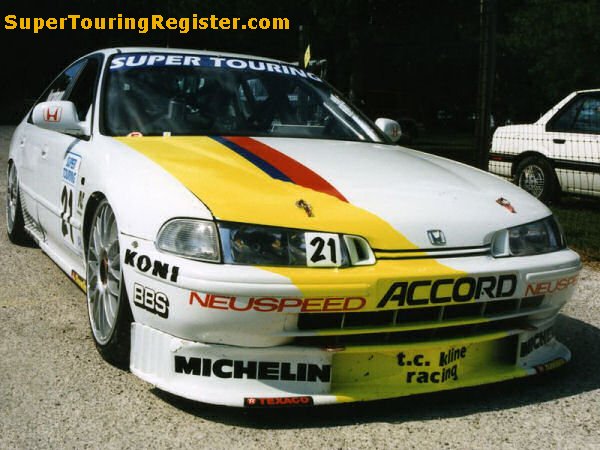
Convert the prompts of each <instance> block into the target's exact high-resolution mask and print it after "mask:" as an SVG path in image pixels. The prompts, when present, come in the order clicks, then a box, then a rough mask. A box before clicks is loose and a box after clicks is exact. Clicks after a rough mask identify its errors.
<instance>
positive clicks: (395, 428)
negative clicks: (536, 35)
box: [0, 127, 600, 449]
mask: <svg viewBox="0 0 600 450" xmlns="http://www.w3.org/2000/svg"><path fill="white" fill-rule="evenodd" d="M11 133H12V127H0V168H1V171H0V198H1V199H2V202H1V206H0V216H1V220H0V265H1V267H2V269H1V270H0V320H1V324H0V352H1V353H0V373H1V374H2V381H1V382H0V448H3V449H4V448H6V449H8V448H10V449H13V448H48V447H50V448H98V447H102V448H161V447H182V448H192V447H193V448H242V447H243V448H262V449H264V448H299V447H302V448H307V447H327V448H367V447H368V448H397V447H402V448H419V449H421V448H494V449H496V448H561V449H562V448H577V449H580V448H600V431H599V430H600V373H599V372H600V329H599V327H600V303H599V302H598V291H599V289H600V271H597V270H594V269H593V268H591V267H589V266H586V268H585V269H584V271H583V273H582V276H581V281H580V283H579V285H578V288H577V292H576V294H575V296H574V298H573V300H572V301H571V302H570V304H569V305H568V306H567V307H566V308H565V310H564V314H562V315H561V316H560V318H559V321H558V326H557V334H558V335H559V338H560V339H561V340H562V341H563V342H564V343H565V344H567V345H568V346H569V347H570V348H571V350H572V352H573V361H572V362H571V363H570V364H568V365H567V366H566V367H565V368H563V369H560V370H559V371H557V372H552V373H549V374H547V375H544V376H541V377H534V378H527V379H521V380H517V381H513V382H506V383H501V384H496V385H490V386H484V387H478V388H470V389H463V390H459V391H451V392H446V393H441V394H430V395H421V396H416V397H408V398H404V399H396V400H386V401H378V402H371V403H364V404H352V405H340V406H328V407H321V408H314V409H288V410H279V411H272V410H271V411H256V410H252V411H247V410H239V409H231V408H223V407H215V406H210V405H204V404H199V403H194V402H189V401H185V400H182V399H179V398H176V397H174V396H171V395H169V394H165V393H164V392H161V391H158V390H156V389H153V388H152V386H151V385H149V384H146V383H145V382H143V381H141V380H139V379H137V378H136V377H135V376H133V375H131V374H130V373H128V372H124V371H121V370H118V369H116V368H114V367H111V366H110V365H108V364H106V363H104V362H103V361H102V359H101V358H100V356H99V355H98V354H97V353H96V351H95V349H94V344H93V341H92V338H91V336H90V332H89V330H88V322H87V312H86V305H85V297H84V295H83V294H82V293H81V292H80V291H79V290H78V289H77V288H76V287H75V285H74V284H73V283H72V282H71V281H70V280H69V279H68V278H67V277H66V276H65V275H63V274H62V272H61V271H60V270H59V269H58V268H57V267H56V266H55V265H54V264H53V263H52V262H51V261H50V259H48V258H47V257H46V256H44V255H43V254H42V253H41V252H40V250H39V249H34V248H23V247H15V246H12V245H11V244H10V243H9V242H8V239H7V237H6V231H5V221H4V214H5V213H4V198H5V192H6V173H5V170H4V167H5V166H6V159H7V153H8V143H9V138H10V134H11Z"/></svg>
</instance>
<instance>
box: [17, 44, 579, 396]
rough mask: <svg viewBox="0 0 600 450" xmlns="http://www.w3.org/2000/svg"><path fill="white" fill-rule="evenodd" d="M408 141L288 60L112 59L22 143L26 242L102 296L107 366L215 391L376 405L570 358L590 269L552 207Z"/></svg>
mask: <svg viewBox="0 0 600 450" xmlns="http://www.w3.org/2000/svg"><path fill="white" fill-rule="evenodd" d="M400 133H401V130H400V129H399V127H398V124H397V123H395V122H393V121H391V120H387V119H379V120H378V121H377V122H376V123H375V124H373V123H372V122H371V121H370V120H369V119H368V118H367V117H365V116H364V115H363V114H362V113H361V112H359V111H357V110H356V109H355V108H354V107H353V106H352V105H350V104H349V103H348V102H347V101H346V100H344V98H343V97H342V96H341V95H340V94H339V93H338V92H337V91H336V90H335V89H333V88H332V87H331V86H330V85H328V84H327V83H325V82H324V81H322V80H321V79H320V78H319V77H318V76H316V75H314V74H312V73H309V72H307V71H305V70H303V69H301V68H300V67H298V66H295V65H292V64H287V63H284V62H281V61H274V60H269V59H264V58H259V57H253V56H242V55H235V54H223V53H211V52H207V51H191V50H174V49H152V48H122V49H109V50H102V51H98V52H95V53H93V54H90V55H87V56H84V57H83V58H81V59H79V60H77V61H76V62H74V63H73V64H72V65H70V66H69V67H68V68H67V69H66V70H65V71H64V72H63V73H62V74H60V75H59V76H58V78H56V79H55V80H54V82H52V84H51V85H50V86H49V87H48V89H47V90H46V91H45V92H44V93H43V94H42V96H41V97H40V98H39V100H38V101H37V103H36V104H35V105H34V107H33V108H32V109H31V111H30V112H29V113H28V114H27V116H26V117H25V118H24V119H23V122H22V123H21V124H20V125H19V126H18V128H17V129H16V131H15V133H14V137H13V139H12V142H11V147H10V156H9V161H8V189H7V191H8V194H7V208H6V210H7V223H8V234H9V237H10V239H11V241H12V242H14V243H22V242H25V241H27V240H29V239H33V240H34V241H35V242H36V243H37V244H39V246H40V247H41V249H42V250H43V251H44V252H45V253H46V254H47V255H49V256H50V258H52V260H53V261H55V262H56V264H58V266H59V267H60V268H61V269H62V270H63V271H65V272H66V273H67V275H68V276H70V277H71V279H72V280H73V281H74V282H75V283H76V284H77V285H78V286H79V287H80V288H81V289H82V290H83V291H85V292H86V295H87V305H88V310H89V322H90V325H91V332H92V336H93V339H94V341H95V344H96V347H97V349H98V350H99V352H100V354H101V355H102V356H103V357H104V358H105V359H106V360H107V361H109V362H112V363H114V364H117V365H120V366H125V367H129V368H130V369H131V371H132V372H133V373H134V374H135V375H137V376H139V377H140V378H142V379H143V380H146V381H148V382H149V383H152V384H153V385H155V386H157V387H158V388H160V389H162V390H165V391H168V392H171V393H174V394H176V395H179V396H182V397H186V398H189V399H193V400H197V401H202V402H208V403H215V404H223V405H231V406H240V407H241V406H246V407H255V406H256V407H259V406H279V405H311V404H326V403H337V402H351V401H363V400H373V399H382V398H390V397H399V396H405V395H410V394H418V393H424V392H432V391H441V390H446V389H453V388H459V387H464V386H473V385H479V384H483V383H490V382H495V381H501V380H508V379H513V378H517V377H523V376H527V375H533V374H536V373H540V372H545V371H547V370H550V369H554V368H556V367H559V366H561V365H562V364H564V363H565V362H567V361H568V360H569V359H570V352H569V350H568V349H567V348H566V347H565V346H564V345H562V344H561V343H560V342H559V341H557V339H556V338H555V335H554V331H553V324H554V322H555V318H556V316H557V314H558V312H559V310H560V309H561V307H562V306H563V305H564V304H565V302H566V301H567V300H568V299H569V298H570V297H571V295H572V293H573V290H574V286H575V283H576V281H577V276H578V273H579V271H580V260H579V257H578V255H577V254H576V253H574V252H573V251H571V250H569V249H568V248H567V246H566V243H565V239H564V237H563V234H562V231H561V228H560V226H559V225H558V223H557V221H556V219H555V218H554V217H553V216H552V214H551V212H550V211H549V210H548V209H547V208H546V207H545V206H544V205H543V204H542V203H540V202H539V201H538V200H536V199H534V198H533V197H532V196H530V195H529V194H527V193H526V192H525V191H523V190H521V189H520V188H518V187H516V186H514V185H512V184H510V183H508V182H506V181H504V180H502V179H500V178H498V177H495V176H493V175H489V174H486V173H485V172H482V171H479V170H475V169H473V168H470V167H468V166H465V165H462V164H459V163H456V162H452V161H449V160H446V159H443V158H440V157H437V156H432V155H429V154H425V153H421V152H418V151H414V150H410V149H407V148H402V147H399V146H397V145H394V141H395V140H397V139H398V138H399V137H400Z"/></svg>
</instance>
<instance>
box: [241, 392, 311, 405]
mask: <svg viewBox="0 0 600 450" xmlns="http://www.w3.org/2000/svg"><path fill="white" fill-rule="evenodd" d="M313 404H314V402H313V398H312V397H309V396H308V395H304V396H301V397H265V398H263V397H258V398H257V397H246V398H244V406H245V407H246V408H268V407H277V406H312V405H313Z"/></svg>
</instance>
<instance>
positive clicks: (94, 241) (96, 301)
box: [86, 200, 133, 369]
mask: <svg viewBox="0 0 600 450" xmlns="http://www.w3.org/2000/svg"><path fill="white" fill-rule="evenodd" d="M86 296H87V305H88V316H89V320H90V327H91V330H92V337H93V338H94V342H95V344H96V348H97V349H98V352H99V353H100V355H101V356H102V357H103V358H104V359H105V360H106V361H107V362H109V363H110V364H112V365H114V366H116V367H119V368H121V369H128V368H129V351H130V345H131V322H132V320H133V317H132V314H131V309H130V307H129V300H128V298H127V291H126V289H125V282H124V280H123V272H122V268H121V254H120V246H119V229H118V227H117V220H116V217H115V214H114V212H113V210H112V208H111V207H110V205H109V203H108V201H106V200H102V201H101V202H100V204H99V205H98V207H97V208H96V210H95V212H94V214H93V216H92V222H91V227H90V234H89V238H88V247H87V254H86Z"/></svg>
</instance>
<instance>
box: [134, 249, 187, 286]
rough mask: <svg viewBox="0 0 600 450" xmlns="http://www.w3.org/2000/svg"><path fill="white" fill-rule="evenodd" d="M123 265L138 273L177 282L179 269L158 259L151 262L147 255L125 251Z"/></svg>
mask: <svg viewBox="0 0 600 450" xmlns="http://www.w3.org/2000/svg"><path fill="white" fill-rule="evenodd" d="M124 262H125V264H126V265H128V266H131V267H134V268H136V269H138V270H139V271H140V272H144V273H151V274H152V275H153V276H155V277H158V278H162V279H163V280H169V281H172V282H173V283H175V282H177V277H178V276H179V267H177V266H173V265H169V264H168V263H163V262H162V261H159V260H158V259H155V260H153V259H152V258H150V257H149V256H148V255H141V254H139V253H138V252H135V251H133V250H130V249H127V250H126V251H125V261H124Z"/></svg>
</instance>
